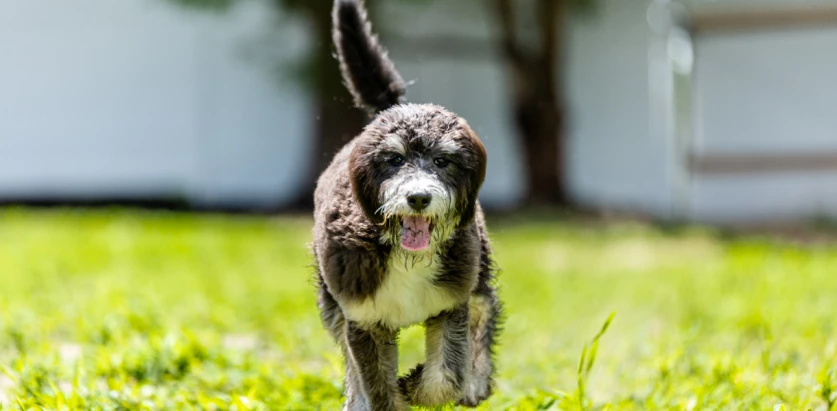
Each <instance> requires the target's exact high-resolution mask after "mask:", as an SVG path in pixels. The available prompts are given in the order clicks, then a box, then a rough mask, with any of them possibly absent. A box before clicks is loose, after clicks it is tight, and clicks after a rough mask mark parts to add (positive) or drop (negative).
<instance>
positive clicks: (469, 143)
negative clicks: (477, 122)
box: [349, 104, 486, 252]
mask: <svg viewBox="0 0 837 411" xmlns="http://www.w3.org/2000/svg"><path fill="white" fill-rule="evenodd" d="M485 165H486V153H485V147H484V146H483V145H482V142H480V140H479V138H478V137H477V135H476V133H474V131H473V130H471V128H470V127H469V126H468V124H467V123H466V122H465V120H463V119H462V118H460V117H459V116H457V115H456V114H453V113H451V112H449V111H447V110H445V109H444V108H442V107H439V106H435V105H430V104H421V105H419V104H404V105H398V106H394V107H392V108H390V109H388V110H386V111H383V112H381V113H380V114H379V115H378V116H377V117H376V118H375V119H374V120H373V121H372V123H371V124H369V125H368V126H367V127H366V128H365V129H364V131H363V133H362V134H361V135H360V136H359V137H358V139H357V141H356V144H355V147H354V149H353V150H352V153H351V157H350V160H349V173H350V175H351V181H352V189H353V191H354V196H355V198H356V199H357V201H358V202H359V203H360V205H361V206H362V207H363V209H364V212H365V213H366V215H367V216H368V217H369V218H370V219H371V220H372V221H374V222H376V223H379V224H382V225H383V226H384V230H383V231H384V238H383V241H386V242H389V243H391V244H392V245H393V246H396V245H398V246H400V248H402V249H404V250H406V251H409V252H421V251H425V250H427V249H429V248H430V247H431V246H432V245H434V244H439V243H440V242H442V241H444V240H446V239H447V238H449V237H450V236H451V235H452V233H453V232H454V231H455V230H456V229H457V228H459V227H464V226H466V225H468V224H470V223H471V222H472V221H473V219H474V214H475V212H476V211H475V210H476V204H477V195H478V194H479V189H480V186H482V182H483V180H484V179H485Z"/></svg>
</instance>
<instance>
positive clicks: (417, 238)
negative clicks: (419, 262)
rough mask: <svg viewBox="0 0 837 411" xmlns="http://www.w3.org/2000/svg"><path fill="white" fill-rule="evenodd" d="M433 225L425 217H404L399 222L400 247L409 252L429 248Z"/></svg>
mask: <svg viewBox="0 0 837 411" xmlns="http://www.w3.org/2000/svg"><path fill="white" fill-rule="evenodd" d="M432 232H433V223H432V222H431V221H430V219H429V218H427V217H422V216H405V217H404V219H403V220H401V246H402V247H404V248H405V249H407V250H410V251H421V250H424V249H425V248H427V247H428V246H430V233H432Z"/></svg>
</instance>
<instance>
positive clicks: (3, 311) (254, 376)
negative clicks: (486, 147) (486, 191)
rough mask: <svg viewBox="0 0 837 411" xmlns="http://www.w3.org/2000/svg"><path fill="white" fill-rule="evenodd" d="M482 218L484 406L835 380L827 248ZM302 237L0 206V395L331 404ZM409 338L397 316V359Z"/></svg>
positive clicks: (107, 401)
mask: <svg viewBox="0 0 837 411" xmlns="http://www.w3.org/2000/svg"><path fill="white" fill-rule="evenodd" d="M491 229H492V234H493V238H494V243H495V248H496V253H497V259H498V261H499V265H500V266H501V267H502V270H503V272H502V275H501V286H502V297H503V299H504V300H505V302H506V309H507V322H506V325H505V331H504V333H503V336H502V346H501V347H500V348H499V355H498V361H499V364H498V367H499V376H498V381H497V390H496V394H495V396H494V397H492V399H491V400H490V401H489V402H488V403H487V404H485V405H484V406H483V407H482V408H483V409H488V410H495V409H520V410H535V409H579V408H587V409H773V408H774V407H776V406H777V405H784V406H785V407H786V409H788V410H791V409H808V408H811V409H828V408H829V407H830V406H831V405H832V404H833V403H834V402H835V398H837V361H835V360H836V359H837V338H835V337H834V335H835V326H837V318H835V312H837V298H835V296H837V249H835V248H831V247H827V246H817V247H807V248H806V247H799V246H791V245H787V244H782V243H777V242H770V241H762V240H757V239H738V240H721V239H720V238H719V237H717V236H715V235H713V234H712V233H711V232H707V231H704V230H688V231H684V232H680V233H677V234H670V233H668V234H667V233H663V232H660V231H658V230H655V229H653V228H650V227H645V226H641V225H636V224H617V225H610V226H600V227H597V228H593V227H589V226H584V225H582V224H579V223H562V222H557V221H556V222H549V221H543V220H538V221H526V220H520V221H517V222H511V221H509V220H499V221H492V222H491ZM309 239H310V221H309V220H307V219H304V218H262V217H220V216H207V215H203V216H195V215H191V216H190V215H182V214H168V213H151V212H129V211H119V210H115V211H110V212H108V211H96V212H80V211H51V212H47V211H37V212H35V211H25V210H5V211H3V210H0V404H2V406H0V409H39V408H46V409H155V410H156V409H212V408H213V407H217V409H239V410H241V409H278V410H286V409H291V410H311V409H321V410H335V409H339V407H340V403H341V398H340V396H341V368H342V365H341V358H340V356H339V352H338V350H337V349H336V348H335V346H334V345H333V344H332V342H331V341H330V340H329V338H328V336H327V335H326V333H325V332H324V331H323V330H322V328H321V326H320V323H319V320H318V317H317V311H316V307H315V302H314V290H313V286H312V283H311V273H312V272H311V269H310V267H309V265H310V264H311V258H310V256H309V254H308V250H307V242H308V241H309ZM612 312H616V316H615V319H613V322H612V323H611V324H610V327H609V328H608V329H607V332H606V333H605V334H604V335H602V336H601V337H600V338H598V339H595V340H594V339H593V337H594V336H596V335H597V333H598V332H599V331H600V330H601V329H602V325H603V323H604V322H605V320H606V319H607V318H608V316H609V315H610V314H611V313H612ZM421 334H422V332H421V329H420V328H418V327H414V328H411V329H408V330H406V331H405V332H404V333H402V347H403V348H402V354H401V357H402V369H404V370H406V369H408V368H409V367H410V366H411V365H412V364H413V363H414V362H416V361H419V360H420V359H421V350H422V340H421ZM585 346H586V347H587V348H586V349H585ZM594 347H595V348H594ZM582 354H583V355H584V357H583V358H582ZM594 361H595V362H594ZM4 407H5V408H4Z"/></svg>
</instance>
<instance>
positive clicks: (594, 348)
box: [585, 311, 616, 374]
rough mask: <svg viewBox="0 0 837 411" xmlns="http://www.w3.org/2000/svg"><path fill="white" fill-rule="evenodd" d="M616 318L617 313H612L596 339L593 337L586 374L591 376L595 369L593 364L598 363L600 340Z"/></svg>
mask: <svg viewBox="0 0 837 411" xmlns="http://www.w3.org/2000/svg"><path fill="white" fill-rule="evenodd" d="M615 316H616V311H614V312H612V313H610V315H609V316H608V317H607V320H605V322H604V324H603V325H602V329H601V330H600V331H599V333H598V334H596V336H595V337H593V341H592V343H591V344H590V354H589V355H588V359H587V366H586V367H585V374H590V370H592V369H593V364H594V363H595V362H596V353H597V352H598V350H599V340H600V339H601V338H602V336H603V335H604V333H605V332H606V331H607V329H608V328H609V327H610V323H612V322H613V318H614V317H615Z"/></svg>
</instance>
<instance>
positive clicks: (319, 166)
mask: <svg viewBox="0 0 837 411" xmlns="http://www.w3.org/2000/svg"><path fill="white" fill-rule="evenodd" d="M303 4H304V6H303V7H305V8H306V9H305V10H304V15H305V16H306V17H307V18H308V20H309V21H310V22H311V29H310V30H311V36H312V38H313V39H314V41H313V50H312V53H313V54H312V56H311V57H310V58H311V59H312V64H311V66H310V69H311V70H313V71H314V72H313V73H312V74H311V75H312V76H313V78H312V79H311V80H312V81H313V84H312V86H313V89H312V91H313V93H312V94H313V97H314V101H313V102H312V104H313V108H314V110H313V111H314V113H313V117H312V118H311V121H312V122H314V125H313V127H312V130H311V131H312V133H311V135H310V137H309V138H311V139H313V144H312V148H311V152H310V154H309V161H308V162H307V164H308V169H307V170H305V171H304V173H305V174H304V177H303V181H304V183H303V184H304V185H303V189H302V190H301V191H300V192H299V193H298V194H297V196H296V198H295V199H294V200H293V201H291V202H290V203H289V204H288V205H287V206H286V207H284V208H286V209H292V210H299V211H308V210H311V209H313V206H314V198H313V197H314V188H315V185H316V182H317V179H318V178H319V176H320V174H321V173H322V172H323V170H325V168H326V167H328V165H329V164H330V163H331V160H332V158H333V157H334V155H335V154H336V153H337V152H338V151H340V149H341V148H342V147H343V146H344V145H346V143H348V142H349V141H350V140H351V139H352V138H354V137H355V136H356V135H358V134H360V132H361V130H362V129H363V127H364V126H365V125H366V123H367V122H368V121H369V116H368V115H367V114H366V113H365V112H364V111H362V110H360V109H358V108H355V107H354V105H353V103H352V97H351V95H350V94H349V92H348V91H347V90H346V88H345V87H344V86H343V82H342V77H341V74H340V69H339V66H338V64H337V60H336V59H335V58H334V55H333V46H332V41H331V2H330V1H310V2H308V3H303Z"/></svg>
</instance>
